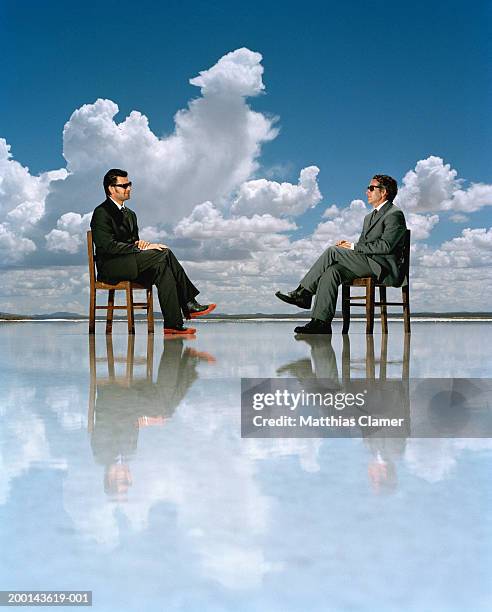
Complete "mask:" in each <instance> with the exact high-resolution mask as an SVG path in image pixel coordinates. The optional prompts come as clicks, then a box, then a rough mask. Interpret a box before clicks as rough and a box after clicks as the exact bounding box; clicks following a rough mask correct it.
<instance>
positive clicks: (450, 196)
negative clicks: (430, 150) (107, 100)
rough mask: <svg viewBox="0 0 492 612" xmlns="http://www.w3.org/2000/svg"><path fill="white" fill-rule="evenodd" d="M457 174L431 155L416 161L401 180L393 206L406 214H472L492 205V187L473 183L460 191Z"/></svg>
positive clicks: (460, 186) (461, 187)
mask: <svg viewBox="0 0 492 612" xmlns="http://www.w3.org/2000/svg"><path fill="white" fill-rule="evenodd" d="M457 176H458V172H457V171H456V170H454V169H452V168H451V165H450V164H445V163H444V161H443V160H442V159H441V158H440V157H436V156H434V155H431V156H430V157H428V158H427V159H422V160H420V161H419V162H417V165H416V166H415V169H414V170H410V171H409V172H407V173H406V175H405V176H404V177H403V184H402V187H401V188H400V190H399V192H398V196H397V199H396V200H395V201H396V203H397V204H398V205H399V206H401V207H402V208H403V209H404V210H405V211H415V212H427V211H440V210H449V211H458V212H474V211H477V210H480V209H481V208H483V207H484V206H490V205H492V185H486V184H484V183H472V184H471V185H470V187H468V188H467V189H463V182H464V180H463V179H458V178H457Z"/></svg>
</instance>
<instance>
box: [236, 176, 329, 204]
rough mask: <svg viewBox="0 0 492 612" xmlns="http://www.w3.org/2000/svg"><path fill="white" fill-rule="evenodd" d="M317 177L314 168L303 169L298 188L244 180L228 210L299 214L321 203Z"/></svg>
mask: <svg viewBox="0 0 492 612" xmlns="http://www.w3.org/2000/svg"><path fill="white" fill-rule="evenodd" d="M318 174H319V168H317V167H316V166H309V167H308V168H304V169H303V170H301V174H300V176H299V183H298V184H297V185H293V184H292V183H277V182H275V181H267V180H266V179H257V180H254V181H247V182H245V183H243V184H242V185H241V186H240V188H239V190H238V195H237V197H236V198H235V200H234V202H233V204H232V208H231V210H232V212H233V213H239V214H251V213H271V214H274V215H288V216H296V215H300V214H302V213H303V212H305V211H306V210H307V209H308V208H312V207H314V206H316V204H318V202H320V200H321V193H320V190H319V188H318V182H317V177H318Z"/></svg>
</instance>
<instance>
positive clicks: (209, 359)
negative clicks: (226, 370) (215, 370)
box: [186, 347, 217, 363]
mask: <svg viewBox="0 0 492 612" xmlns="http://www.w3.org/2000/svg"><path fill="white" fill-rule="evenodd" d="M186 352H187V353H188V355H191V357H196V358H197V359H201V360H202V361H207V362H208V363H216V361H217V359H215V357H214V356H213V355H211V354H210V353H207V351H197V350H196V349H193V348H190V347H188V348H187V349H186Z"/></svg>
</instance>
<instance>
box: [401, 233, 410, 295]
mask: <svg viewBox="0 0 492 612" xmlns="http://www.w3.org/2000/svg"><path fill="white" fill-rule="evenodd" d="M411 233H412V232H411V231H410V230H409V229H407V230H406V231H405V237H404V238H403V249H402V254H401V262H402V263H401V269H402V275H403V281H402V283H401V285H402V287H403V286H405V285H408V283H409V279H410V235H411Z"/></svg>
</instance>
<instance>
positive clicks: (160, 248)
mask: <svg viewBox="0 0 492 612" xmlns="http://www.w3.org/2000/svg"><path fill="white" fill-rule="evenodd" d="M168 248H169V247H168V246H167V245H165V244H158V243H157V242H147V246H146V247H145V249H143V250H144V251H149V250H150V249H157V250H158V251H165V250H166V249H168Z"/></svg>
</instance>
